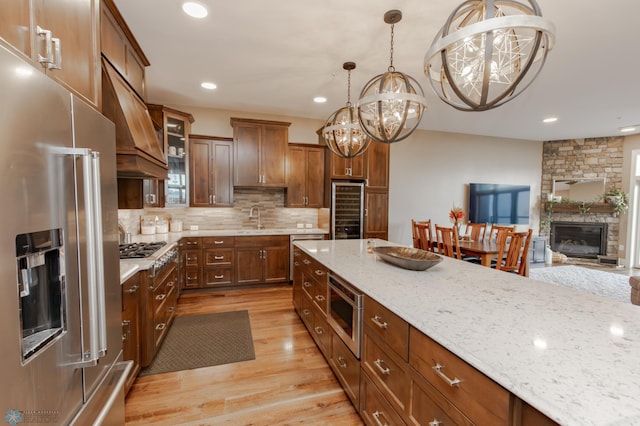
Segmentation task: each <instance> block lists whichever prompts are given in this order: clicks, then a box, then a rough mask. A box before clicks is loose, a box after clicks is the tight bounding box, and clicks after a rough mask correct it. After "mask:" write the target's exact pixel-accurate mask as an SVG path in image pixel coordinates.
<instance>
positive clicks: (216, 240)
mask: <svg viewBox="0 0 640 426" xmlns="http://www.w3.org/2000/svg"><path fill="white" fill-rule="evenodd" d="M235 243H236V238H235V237H203V238H202V246H203V247H204V248H218V247H233V246H234V245H235Z"/></svg>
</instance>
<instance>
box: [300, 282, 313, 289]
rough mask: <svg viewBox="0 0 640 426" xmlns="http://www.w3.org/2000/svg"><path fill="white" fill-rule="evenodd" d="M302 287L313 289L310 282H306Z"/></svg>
mask: <svg viewBox="0 0 640 426" xmlns="http://www.w3.org/2000/svg"><path fill="white" fill-rule="evenodd" d="M302 285H303V286H305V287H306V288H309V287H311V283H310V282H309V281H305V282H304V283H303V284H302Z"/></svg>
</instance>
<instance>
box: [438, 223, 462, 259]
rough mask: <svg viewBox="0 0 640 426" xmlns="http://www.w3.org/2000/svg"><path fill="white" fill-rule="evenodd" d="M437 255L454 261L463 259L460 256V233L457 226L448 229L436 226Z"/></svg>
mask: <svg viewBox="0 0 640 426" xmlns="http://www.w3.org/2000/svg"><path fill="white" fill-rule="evenodd" d="M435 229H436V240H437V247H438V249H437V250H438V251H437V253H439V254H441V255H443V256H448V257H453V258H454V259H462V255H461V254H460V245H459V244H458V232H457V229H456V228H455V226H453V227H450V228H447V227H445V226H438V225H436V226H435Z"/></svg>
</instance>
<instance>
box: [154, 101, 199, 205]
mask: <svg viewBox="0 0 640 426" xmlns="http://www.w3.org/2000/svg"><path fill="white" fill-rule="evenodd" d="M147 108H148V109H149V115H151V121H152V122H153V127H154V128H155V130H156V132H157V134H158V140H159V141H160V146H162V147H163V150H164V154H165V157H166V158H167V166H168V168H169V170H168V172H167V173H168V179H165V180H161V181H159V183H158V192H159V196H158V198H159V199H160V200H161V201H160V204H161V205H160V206H159V207H187V206H188V195H189V182H188V172H187V165H188V163H189V156H190V152H189V146H190V143H189V133H190V132H191V124H192V123H193V121H194V119H193V116H192V115H191V114H189V113H187V112H183V111H178V110H176V109H173V108H170V107H167V106H165V105H156V104H147ZM147 180H149V179H147Z"/></svg>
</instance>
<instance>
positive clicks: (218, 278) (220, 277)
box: [213, 275, 224, 280]
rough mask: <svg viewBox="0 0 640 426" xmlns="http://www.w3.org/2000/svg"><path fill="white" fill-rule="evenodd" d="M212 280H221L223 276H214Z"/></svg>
mask: <svg viewBox="0 0 640 426" xmlns="http://www.w3.org/2000/svg"><path fill="white" fill-rule="evenodd" d="M213 278H215V279H216V280H221V279H223V278H224V275H214V276H213Z"/></svg>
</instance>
